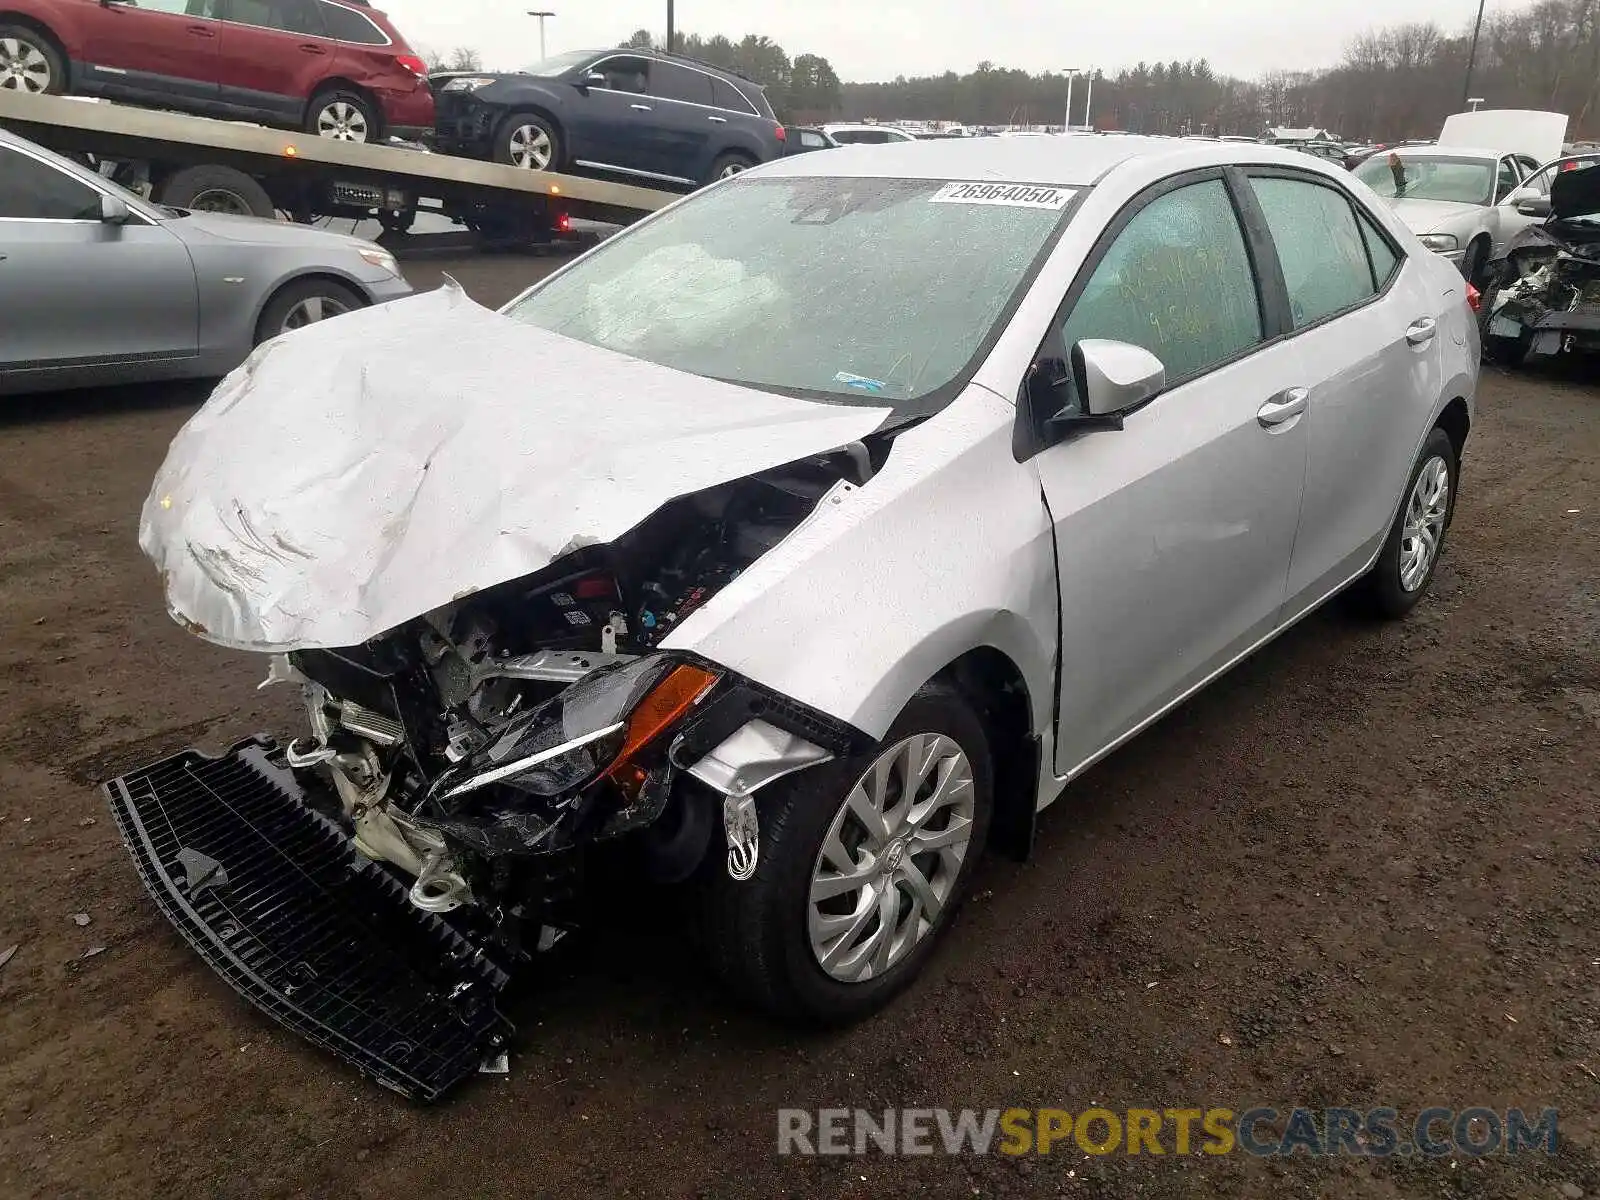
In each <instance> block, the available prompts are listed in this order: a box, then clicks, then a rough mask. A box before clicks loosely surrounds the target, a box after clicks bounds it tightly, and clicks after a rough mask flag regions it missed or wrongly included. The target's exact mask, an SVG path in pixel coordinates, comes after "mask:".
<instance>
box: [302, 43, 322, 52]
mask: <svg viewBox="0 0 1600 1200" xmlns="http://www.w3.org/2000/svg"><path fill="white" fill-rule="evenodd" d="M300 49H301V50H302V51H303V52H304V53H306V54H326V53H327V52H328V48H327V47H326V46H319V45H317V44H316V43H315V42H306V43H304V44H303V45H302V46H301V47H300Z"/></svg>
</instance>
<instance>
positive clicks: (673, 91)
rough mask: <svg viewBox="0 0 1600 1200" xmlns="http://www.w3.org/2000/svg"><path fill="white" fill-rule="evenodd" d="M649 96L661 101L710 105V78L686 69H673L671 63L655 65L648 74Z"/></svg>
mask: <svg viewBox="0 0 1600 1200" xmlns="http://www.w3.org/2000/svg"><path fill="white" fill-rule="evenodd" d="M650 94H651V95H652V96H659V97H661V99H663V100H682V101H684V102H686V103H689V104H710V103H711V76H709V75H702V74H700V72H699V71H691V70H689V69H688V68H687V67H675V66H673V65H672V64H671V63H657V64H656V65H655V69H654V70H653V71H651V72H650Z"/></svg>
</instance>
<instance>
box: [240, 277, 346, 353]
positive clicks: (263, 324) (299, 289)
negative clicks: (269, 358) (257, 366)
mask: <svg viewBox="0 0 1600 1200" xmlns="http://www.w3.org/2000/svg"><path fill="white" fill-rule="evenodd" d="M365 307H367V302H366V300H365V299H364V298H363V297H361V296H359V295H357V294H356V293H355V292H354V291H352V290H351V289H350V288H348V287H346V286H345V285H344V284H342V283H335V282H334V281H333V280H331V279H303V280H300V281H298V282H295V283H287V284H285V285H284V286H283V287H281V288H279V289H278V290H277V291H276V292H275V293H273V296H272V299H270V300H268V301H267V306H266V308H264V309H262V310H261V320H260V321H258V322H257V323H256V345H258V346H259V345H261V343H262V342H266V341H271V340H272V339H273V338H275V337H277V336H279V335H280V334H284V333H289V332H292V331H293V330H295V329H300V328H303V327H304V326H306V325H312V324H315V323H317V322H319V321H327V320H331V319H333V318H334V317H339V316H343V315H344V314H345V313H350V312H355V311H356V310H357V309H359V308H365Z"/></svg>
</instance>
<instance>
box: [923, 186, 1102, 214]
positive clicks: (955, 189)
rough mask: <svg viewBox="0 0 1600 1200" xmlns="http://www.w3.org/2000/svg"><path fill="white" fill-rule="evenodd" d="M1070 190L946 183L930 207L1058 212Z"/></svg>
mask: <svg viewBox="0 0 1600 1200" xmlns="http://www.w3.org/2000/svg"><path fill="white" fill-rule="evenodd" d="M1076 194H1077V193H1076V190H1075V189H1073V188H1059V187H1042V186H1040V185H1039V184H1034V183H947V184H945V185H944V186H943V187H942V188H940V189H939V190H938V191H937V192H935V193H934V194H933V196H932V197H931V202H932V203H934V204H1003V205H1005V206H1006V207H1007V208H1051V209H1055V210H1056V211H1057V212H1059V211H1060V210H1061V209H1063V208H1065V207H1066V206H1067V201H1068V200H1071V199H1072V197H1073V196H1074V195H1076Z"/></svg>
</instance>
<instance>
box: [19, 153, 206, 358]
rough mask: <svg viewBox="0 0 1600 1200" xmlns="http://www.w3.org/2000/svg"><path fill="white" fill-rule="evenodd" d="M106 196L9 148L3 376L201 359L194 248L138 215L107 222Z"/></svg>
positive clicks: (59, 168)
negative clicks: (120, 221)
mask: <svg viewBox="0 0 1600 1200" xmlns="http://www.w3.org/2000/svg"><path fill="white" fill-rule="evenodd" d="M101 194H102V193H101V192H100V191H98V190H97V189H96V188H94V187H92V186H91V185H90V184H89V183H88V182H87V181H85V180H83V179H79V178H78V177H77V176H75V175H74V174H72V173H71V172H69V171H66V170H64V169H63V168H61V167H59V166H57V165H56V164H55V163H52V162H47V161H46V160H44V159H42V158H36V157H34V156H33V155H30V154H24V153H22V152H21V151H20V150H15V149H13V148H11V147H9V146H0V312H3V313H4V314H5V319H4V320H0V370H7V371H15V370H30V369H37V370H43V369H47V368H50V367H61V366H80V367H81V366H88V365H92V364H96V363H126V362H132V363H138V362H151V361H157V360H161V359H172V358H188V357H192V356H193V355H194V354H195V353H196V351H197V346H198V331H199V305H198V295H197V289H196V284H195V277H194V267H193V266H192V265H191V264H190V261H189V253H188V251H187V250H185V249H184V247H183V243H181V242H180V241H178V239H177V238H176V237H174V236H173V235H172V234H171V233H169V232H168V231H167V230H165V229H163V228H161V226H160V225H157V224H153V223H143V222H141V221H140V220H139V218H137V217H135V218H134V220H133V221H130V222H129V223H128V224H126V225H110V224H106V223H104V222H102V221H101V219H100V198H101ZM43 382H46V381H44V380H41V383H43Z"/></svg>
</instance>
